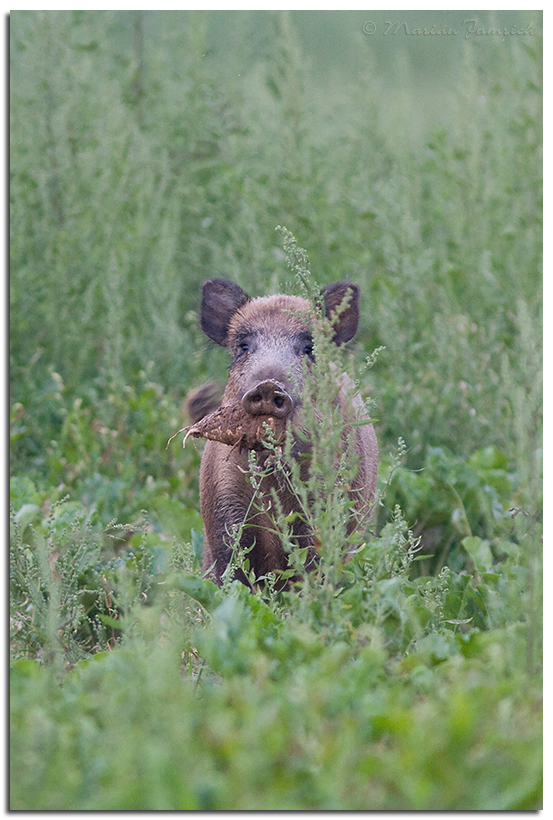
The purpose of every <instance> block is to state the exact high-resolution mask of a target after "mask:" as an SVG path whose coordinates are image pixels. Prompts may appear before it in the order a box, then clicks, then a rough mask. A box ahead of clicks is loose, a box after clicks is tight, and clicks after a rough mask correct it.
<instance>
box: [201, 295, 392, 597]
mask: <svg viewBox="0 0 553 820" xmlns="http://www.w3.org/2000/svg"><path fill="white" fill-rule="evenodd" d="M321 297H322V305H323V306H324V312H325V314H326V316H327V317H328V318H329V319H330V318H331V316H332V317H333V331H334V335H333V339H332V341H333V342H334V343H335V344H336V345H342V344H345V343H346V342H348V341H350V339H352V338H353V337H354V335H355V333H356V332H357V326H358V322H359V289H358V287H357V286H356V285H353V284H351V283H349V282H336V283H334V284H332V285H329V286H328V287H327V288H325V289H324V290H323V291H322V294H321ZM348 298H349V303H348ZM346 304H347V306H346V307H345V309H344V305H346ZM337 308H340V311H336V309H337ZM310 311H311V312H310ZM310 315H312V309H311V305H310V303H309V301H308V300H307V299H303V298H301V297H298V296H286V295H276V296H268V297H258V298H250V297H249V296H248V295H247V294H246V293H244V291H243V290H242V289H241V288H240V287H239V286H238V285H236V284H234V283H233V282H230V281H228V280H225V279H210V280H208V281H207V282H204V284H203V286H202V303H201V314H200V323H201V327H202V330H203V331H204V333H205V334H206V335H207V336H208V337H209V338H210V339H212V340H213V341H214V342H217V344H219V345H222V346H223V347H226V348H227V350H228V351H229V353H230V354H231V356H232V363H231V365H230V370H229V378H228V382H227V385H226V389H225V392H224V395H223V398H222V402H221V406H220V407H219V409H218V410H216V411H215V412H214V413H212V414H210V415H209V416H206V417H205V418H204V419H203V420H202V421H199V419H197V423H196V424H195V425H193V426H192V427H191V428H189V429H188V434H187V435H195V436H199V437H205V438H208V441H207V442H206V445H205V449H204V452H203V456H202V462H201V468H200V502H201V512H202V518H203V522H204V527H205V542H204V556H203V567H204V570H205V571H210V572H211V575H212V577H213V578H214V580H215V581H216V582H217V583H221V578H222V575H223V573H224V571H225V569H226V568H227V566H228V564H229V561H230V560H231V555H232V532H233V530H234V531H236V530H237V528H239V527H241V525H243V524H244V523H245V524H246V526H244V527H242V529H241V538H240V545H241V547H243V548H244V549H245V550H247V551H248V553H247V557H248V559H249V562H250V569H253V571H254V573H255V577H256V578H260V577H262V576H264V575H266V574H267V573H268V572H273V573H275V574H276V575H277V576H278V575H279V573H281V572H282V571H283V570H286V569H287V568H288V560H287V555H286V552H285V551H284V548H283V546H282V543H281V540H280V538H279V536H278V534H277V532H276V530H275V526H274V523H273V521H272V520H270V513H268V512H267V511H264V510H260V509H259V508H257V509H256V504H255V499H253V493H254V490H253V488H252V485H251V482H250V481H249V480H248V451H249V450H251V449H255V450H257V451H258V458H259V460H260V461H261V463H263V455H264V447H265V445H266V441H267V438H266V437H267V435H269V430H271V431H272V433H273V441H275V440H277V441H278V440H279V437H280V440H282V435H283V434H284V432H285V431H291V434H292V435H294V430H295V428H297V427H298V426H299V425H300V423H301V407H302V390H303V382H304V361H305V359H306V358H307V362H308V363H309V366H313V365H312V364H311V363H313V362H314V355H313V339H312V335H311V331H310V324H309V316H310ZM337 381H338V384H339V385H340V386H341V389H340V392H339V394H338V400H337V401H338V403H339V406H340V414H341V415H343V418H344V420H345V421H346V422H351V421H354V420H355V421H365V422H367V423H365V424H363V423H362V424H358V425H355V426H353V427H351V428H349V431H350V432H351V433H352V435H353V440H354V447H355V453H356V459H357V464H358V468H357V474H356V476H355V478H354V480H353V481H352V482H351V487H350V495H351V497H352V498H353V500H354V504H353V507H352V519H351V523H350V527H349V531H350V532H351V531H353V530H354V529H355V528H356V527H358V526H359V525H360V524H361V523H362V522H363V521H364V520H366V519H367V518H368V517H369V515H370V512H371V507H372V504H373V503H374V496H375V491H376V478H377V466H378V445H377V441H376V435H375V432H374V429H373V426H372V424H370V423H368V421H367V420H368V416H367V414H366V412H365V408H364V405H363V402H362V400H361V397H360V396H359V395H358V394H354V391H352V390H351V387H353V384H352V382H351V380H350V379H349V377H348V376H347V375H346V374H341V375H339V376H338V379H337ZM352 395H353V400H352V398H351V396H352ZM347 397H349V398H347ZM346 402H348V403H349V406H345V404H346ZM196 415H197V416H198V415H199V414H198V413H197V414H196ZM274 436H276V439H275V438H274ZM264 442H265V445H264ZM308 449H309V445H308V444H306V443H305V436H298V437H297V440H296V441H295V443H294V447H293V449H292V454H293V456H294V457H297V458H300V457H301V456H302V454H305V452H306V451H307V450H308ZM265 455H266V456H269V451H268V450H267V449H265ZM304 461H305V463H306V465H307V464H308V459H304ZM266 463H269V461H268V460H267V461H266ZM305 469H308V467H307V466H306V468H305ZM265 472H268V474H267V475H265V477H264V478H263V483H262V491H263V493H264V494H265V497H269V498H270V494H271V490H275V491H276V492H277V493H278V496H279V500H280V503H281V505H282V509H283V510H284V511H285V513H287V514H288V513H293V512H294V511H299V510H298V502H297V498H296V496H295V495H294V493H293V492H292V491H291V490H290V489H289V487H287V486H286V482H283V481H282V480H279V476H278V475H275V474H273V473H271V471H270V470H269V471H265ZM252 500H253V502H254V503H252ZM292 518H293V519H294V520H293V524H292V527H293V537H294V540H295V541H296V542H297V544H298V545H299V546H300V547H307V548H308V559H307V561H306V566H307V567H309V566H313V565H314V563H315V562H316V561H317V554H316V550H315V548H314V536H313V532H312V531H311V529H310V527H309V524H308V523H307V522H306V521H305V520H304V518H305V516H304V517H303V518H302V516H301V515H297V516H295V517H294V516H292ZM236 577H239V578H240V580H242V581H244V582H246V583H247V581H246V579H245V576H244V574H243V573H242V572H238V573H237V575H236Z"/></svg>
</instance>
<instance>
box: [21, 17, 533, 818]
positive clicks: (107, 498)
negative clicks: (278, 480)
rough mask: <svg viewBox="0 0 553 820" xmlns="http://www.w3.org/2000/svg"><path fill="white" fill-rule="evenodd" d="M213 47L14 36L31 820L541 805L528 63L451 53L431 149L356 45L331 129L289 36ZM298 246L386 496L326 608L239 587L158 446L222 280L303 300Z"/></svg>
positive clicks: (201, 375) (171, 29) (65, 20)
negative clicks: (344, 297)
mask: <svg viewBox="0 0 553 820" xmlns="http://www.w3.org/2000/svg"><path fill="white" fill-rule="evenodd" d="M122 14H124V13H122ZM136 14H138V15H139V13H136ZM152 14H154V13H152ZM162 14H163V13H162ZM129 19H130V18H129ZM207 19H208V18H207V17H205V16H203V15H201V14H200V13H199V12H192V13H191V15H186V16H180V17H179V16H177V17H171V18H165V17H163V16H162V17H160V18H159V27H158V30H157V31H158V33H157V40H156V47H155V48H154V47H153V41H152V40H147V46H148V47H147V48H146V49H145V50H144V52H143V53H141V52H140V49H139V43H140V36H138V35H139V30H140V16H138V17H137V18H135V31H134V34H135V36H134V50H133V47H132V44H131V45H130V46H129V47H128V48H127V46H128V44H129V43H130V42H131V41H133V37H130V38H129V37H128V36H126V35H128V34H129V31H128V30H127V31H126V33H125V26H124V19H123V18H117V17H114V16H113V15H112V14H111V13H107V12H99V13H91V12H68V13H65V12H41V13H35V12H16V13H14V15H13V16H12V24H11V35H12V50H11V56H12V61H13V65H12V87H11V113H12V148H13V152H12V157H11V175H12V176H11V195H12V211H11V230H12V237H11V246H10V253H11V266H12V280H11V307H12V336H11V366H12V376H13V394H12V399H13V405H12V413H11V422H12V429H11V433H12V438H11V442H12V473H13V476H14V477H13V479H12V482H11V504H12V532H11V536H12V537H11V640H10V643H11V654H12V669H11V709H12V731H11V800H12V809H28V810H31V809H32V810H37V809H42V810H44V809H52V810H60V809H80V810H82V809H112V810H113V809H157V810H159V809H208V810H209V809H211V810H215V809H242V810H245V809H279V808H280V809H294V808H295V809H357V810H367V809H395V810H400V809H411V810H412V809H426V810H429V809H440V810H446V809H451V810H454V809H466V810H468V809H518V810H522V809H535V808H537V807H539V805H540V792H541V700H540V698H541V691H540V685H541V679H540V662H541V625H540V624H541V612H540V609H541V542H540V536H541V530H540V512H541V506H542V500H541V478H540V476H541V465H540V452H541V451H540V447H541V354H540V326H541V323H540V316H541V312H540V302H541V297H540V293H539V290H540V281H541V280H540V273H539V271H540V239H541V234H540V215H541V213H540V160H539V157H540V101H541V97H540V79H539V72H540V54H539V37H536V38H535V39H534V40H532V41H531V42H530V41H527V42H526V43H524V45H521V44H519V43H516V42H514V41H513V42H510V43H508V44H507V43H505V44H504V48H503V47H502V48H501V50H499V49H495V51H492V50H491V49H490V50H489V51H486V48H488V46H487V44H484V43H483V42H482V40H488V41H489V38H482V40H481V41H480V43H479V44H478V45H476V44H475V43H474V41H471V42H469V43H464V54H463V61H462V64H459V65H458V70H459V81H458V84H457V86H456V87H455V88H451V89H449V91H448V93H449V94H450V96H451V100H452V110H454V112H455V114H454V116H453V117H452V119H451V121H450V123H449V126H448V128H447V129H444V130H436V129H435V130H433V131H432V133H430V132H428V133H425V135H424V137H423V144H422V145H419V146H417V145H415V144H414V143H412V142H411V141H410V139H409V136H410V131H409V125H410V124H409V122H408V121H407V119H405V121H404V122H403V125H402V111H400V110H399V109H398V110H396V111H395V113H394V112H393V111H389V109H390V108H391V107H392V103H391V98H390V97H389V95H386V94H384V95H383V96H382V98H381V101H380V102H379V97H378V91H377V89H378V83H379V78H378V76H377V74H376V71H374V70H372V68H371V66H370V60H368V58H367V55H368V51H367V50H366V48H365V46H366V45H367V43H368V41H365V45H364V46H363V49H364V50H363V52H362V53H361V52H360V60H361V62H362V63H363V65H364V68H363V69H362V71H360V73H359V75H357V76H356V82H355V83H354V84H353V86H351V85H348V84H347V83H344V84H343V85H341V86H340V89H339V94H337V95H335V96H333V95H332V94H329V95H328V99H327V100H326V101H325V104H324V105H323V104H321V100H320V93H321V90H320V88H317V84H316V83H315V84H313V82H311V84H310V83H309V81H308V77H307V75H306V74H305V73H304V72H303V70H302V55H301V49H300V47H299V44H298V41H297V38H295V36H294V30H293V26H291V24H290V18H289V17H288V16H287V15H286V14H285V13H284V14H279V15H276V16H275V17H274V18H271V20H273V21H274V23H275V35H276V36H275V37H274V38H273V39H272V40H271V42H272V46H271V47H270V48H269V49H268V51H267V53H266V54H265V56H264V57H263V59H260V60H259V61H258V63H257V64H256V65H254V66H251V65H250V67H249V68H248V69H247V70H244V71H243V72H242V70H241V68H239V69H237V71H236V72H233V71H228V70H227V71H225V72H224V76H223V75H222V73H221V72H219V73H217V70H216V68H215V67H214V66H213V65H212V64H211V63H210V61H209V59H208V58H206V54H207V52H208V50H207V49H206V48H205V41H206V36H205V32H206V26H207V23H206V20H207ZM177 23H178V24H177ZM179 26H180V27H181V28H179ZM118 27H119V28H118ZM121 34H123V35H124V36H121ZM360 36H361V35H360ZM489 42H490V41H489ZM183 44H184V47H183ZM326 56H327V55H326V54H325V60H326ZM373 68H374V67H373ZM240 77H241V79H238V78H240ZM317 92H318V93H317ZM417 93H418V89H417ZM318 95H319V96H318ZM396 104H397V101H396ZM400 108H401V105H400ZM183 112H185V114H184V115H183ZM385 114H386V115H389V116H391V120H390V119H389V118H388V120H386V118H385V117H384V115H385ZM391 121H393V122H394V127H393V128H390V127H388V128H386V127H385V123H386V122H391ZM279 223H285V224H287V225H289V226H290V227H293V228H294V231H295V232H297V233H298V235H300V234H301V237H302V242H303V243H304V244H306V245H307V246H308V247H309V249H310V254H311V257H312V260H311V261H312V264H313V269H314V270H315V271H316V272H317V277H318V278H319V279H320V284H321V285H323V284H326V283H328V282H329V281H332V280H338V279H351V280H352V281H354V282H356V283H358V284H359V285H360V287H361V292H362V294H363V306H364V307H363V323H362V327H361V329H360V333H359V337H358V340H357V341H356V347H355V352H356V358H357V359H358V360H361V359H362V358H363V357H364V356H365V357H367V356H370V354H371V351H373V350H374V349H375V348H378V347H385V348H386V350H385V351H384V352H383V353H382V355H381V356H380V357H379V359H378V362H377V366H376V367H375V368H373V370H371V374H370V375H371V384H367V382H366V380H365V378H364V377H363V379H361V380H360V388H361V390H362V392H363V395H364V396H365V395H366V394H367V392H370V393H371V394H372V395H374V396H375V398H376V399H377V401H378V408H373V410H371V414H372V415H374V416H376V417H377V418H378V422H377V424H378V435H379V441H380V444H381V449H382V453H383V455H382V467H383V469H382V471H381V495H380V500H379V507H378V509H377V510H376V512H375V515H374V516H373V521H372V523H371V527H372V530H369V531H368V532H367V533H365V534H364V535H363V536H362V537H361V538H360V539H359V542H358V543H357V544H356V547H357V554H356V555H355V557H354V559H353V561H352V562H351V563H350V564H348V565H347V566H346V567H344V566H343V565H342V564H341V562H340V561H334V560H332V561H331V560H329V559H330V557H331V556H332V555H333V556H334V558H335V557H336V549H337V548H340V538H339V532H340V527H343V522H344V518H343V516H344V513H345V512H346V510H345V509H344V507H343V506H342V507H340V505H341V504H343V503H344V499H343V497H341V496H340V493H339V492H338V493H337V494H336V496H335V501H336V504H337V505H338V507H336V508H335V509H334V508H333V510H332V511H331V512H332V515H329V516H326V517H325V515H324V509H322V508H321V507H319V510H318V513H317V515H318V520H317V521H316V522H315V524H316V525H320V539H319V540H320V542H321V545H322V557H323V563H322V565H321V567H320V569H319V573H318V578H317V583H314V582H312V580H311V579H310V578H309V577H308V578H307V579H306V581H305V583H304V584H303V586H302V588H301V590H299V591H298V590H293V591H290V592H288V593H280V594H278V593H276V592H275V591H274V589H273V588H272V587H271V586H270V585H269V586H268V588H267V589H266V590H264V591H258V592H257V593H256V594H253V595H252V594H250V593H247V592H246V590H245V589H243V588H242V587H240V586H237V585H236V584H234V583H233V582H231V581H230V580H228V581H227V582H226V583H225V586H224V588H223V589H222V590H219V589H217V588H215V587H213V585H211V584H210V583H209V582H206V581H204V580H202V579H201V577H200V571H199V556H200V554H201V541H202V535H201V519H200V518H199V515H198V499H197V471H198V463H199V455H198V452H197V450H196V448H195V447H190V448H188V447H187V449H186V450H185V451H184V452H177V451H178V448H176V449H169V450H166V449H165V445H166V442H167V439H168V437H169V436H170V435H171V434H172V433H173V432H174V431H175V430H176V429H178V428H180V427H181V426H182V418H181V415H182V409H181V407H182V399H183V395H184V394H185V392H186V391H187V390H188V389H189V388H190V387H192V386H194V385H196V384H199V383H201V382H202V381H204V380H205V379H206V378H208V377H209V378H216V379H218V380H221V379H224V377H225V375H224V374H225V362H224V361H223V358H222V356H221V355H220V354H219V353H218V352H217V351H216V352H213V351H212V350H209V352H208V348H207V347H205V346H204V347H202V346H199V345H198V336H199V331H198V329H197V315H196V310H197V304H198V295H197V294H198V285H199V283H200V282H201V280H202V279H203V278H205V277H206V276H208V275H213V273H214V272H216V273H223V274H225V275H228V276H230V277H232V278H234V279H235V280H236V281H238V282H239V284H240V285H241V286H242V287H244V288H245V289H246V290H247V291H248V292H252V293H259V292H261V290H263V292H269V291H276V290H277V289H281V288H286V289H288V288H290V287H291V288H292V289H293V288H294V287H295V284H296V283H294V282H292V283H290V282H288V281H285V278H284V277H283V265H282V262H283V253H282V250H281V248H280V247H277V242H276V241H275V232H274V227H275V225H277V224H279ZM260 281H262V282H263V286H260ZM373 411H374V412H373ZM400 434H401V435H402V436H403V437H404V438H405V442H406V444H403V442H400V445H399V451H398V452H396V450H395V449H394V448H395V444H396V441H397V437H398V435H400ZM322 455H323V456H326V455H328V454H325V453H324V452H323V454H322ZM321 464H322V465H323V467H324V459H323V461H322V462H321ZM328 464H329V462H327V466H326V469H327V470H328ZM252 477H253V476H252ZM328 478H329V476H328V475H327V479H328ZM67 495H69V496H70V498H69V499H68V500H67V499H66V496H67ZM64 499H65V500H64ZM333 516H334V517H333ZM123 522H125V523H123ZM336 524H337V525H338V529H336V528H335V529H333V526H334V525H336ZM281 525H282V528H283V530H284V531H285V530H286V522H285V521H282V522H281ZM411 530H412V531H411ZM284 535H286V532H284ZM419 538H420V542H419ZM325 550H328V554H327V555H326V556H325ZM294 558H295V559H296V560H298V561H299V562H301V559H302V556H301V555H295V556H294ZM239 559H240V560H241V561H247V556H239ZM321 581H322V583H321Z"/></svg>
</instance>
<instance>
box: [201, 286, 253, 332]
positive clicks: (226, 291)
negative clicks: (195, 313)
mask: <svg viewBox="0 0 553 820" xmlns="http://www.w3.org/2000/svg"><path fill="white" fill-rule="evenodd" d="M249 299H250V297H249V296H248V295H247V293H244V291H243V290H242V288H239V287H238V285H235V284H234V282H230V281H229V280H228V279H208V280H207V282H204V283H203V285H202V308H201V313H200V325H201V327H202V330H203V332H204V333H205V335H206V336H209V338H210V339H213V341H214V342H217V344H219V345H223V346H225V345H226V343H227V333H228V326H229V323H230V320H231V319H232V317H233V316H234V314H235V313H236V311H237V310H238V308H241V307H242V305H245V304H246V302H248V301H249Z"/></svg>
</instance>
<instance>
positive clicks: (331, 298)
mask: <svg viewBox="0 0 553 820" xmlns="http://www.w3.org/2000/svg"><path fill="white" fill-rule="evenodd" d="M321 296H322V297H323V302H324V306H325V316H326V318H327V319H331V318H332V314H333V313H334V311H335V310H336V308H339V307H340V305H341V304H342V302H343V301H344V299H345V298H346V296H348V297H349V302H348V305H347V307H346V308H345V310H343V311H342V313H340V316H339V318H338V320H337V321H336V324H335V325H334V336H333V338H332V341H334V342H336V344H337V345H341V344H345V343H346V342H349V341H350V339H353V337H354V336H355V334H356V333H357V327H358V325H359V288H358V287H357V285H352V283H351V282H333V283H332V284H331V285H328V287H326V288H324V290H323V291H322V292H321Z"/></svg>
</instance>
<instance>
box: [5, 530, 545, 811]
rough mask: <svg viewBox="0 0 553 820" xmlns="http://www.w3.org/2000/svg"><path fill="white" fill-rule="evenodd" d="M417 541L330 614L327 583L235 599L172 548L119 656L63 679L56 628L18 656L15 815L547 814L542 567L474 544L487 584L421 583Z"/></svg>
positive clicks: (462, 576) (377, 567)
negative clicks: (543, 799) (539, 648)
mask: <svg viewBox="0 0 553 820" xmlns="http://www.w3.org/2000/svg"><path fill="white" fill-rule="evenodd" d="M404 527H405V525H404V522H403V521H401V519H400V518H397V519H396V521H395V522H394V523H393V524H391V525H389V526H388V527H387V528H386V529H385V530H384V532H383V533H382V535H381V536H380V537H379V538H378V539H376V540H375V541H374V542H373V543H372V544H371V545H368V546H367V547H366V548H365V549H364V550H362V551H361V552H360V553H359V554H358V555H357V556H356V558H355V559H354V561H353V562H352V564H350V565H349V566H348V568H347V570H345V571H344V573H343V576H342V578H341V582H342V586H341V588H340V589H339V590H338V589H337V590H335V593H334V596H333V599H332V606H331V612H330V611H329V609H328V598H327V597H326V595H325V594H324V593H323V592H322V590H321V588H320V587H319V588H317V587H313V588H311V589H309V590H306V589H304V592H303V595H302V596H300V595H298V594H297V592H293V593H288V594H285V595H284V596H283V597H281V598H280V599H278V600H276V599H272V600H270V599H267V598H265V599H263V598H262V597H260V596H259V595H257V596H256V595H253V594H252V593H250V592H249V591H247V590H246V589H245V588H244V587H243V586H242V585H240V584H238V583H236V582H234V583H232V584H231V585H230V587H229V588H228V590H227V592H224V591H221V590H219V589H217V588H216V587H214V586H213V585H212V584H211V583H210V582H208V581H201V580H200V579H199V578H198V577H197V576H196V575H195V574H192V575H191V574H190V572H186V571H185V572H184V573H183V571H182V567H184V568H185V569H186V568H188V569H190V568H191V567H192V566H193V564H194V558H193V555H192V548H191V547H189V548H188V551H186V550H182V549H180V550H177V548H176V547H174V549H175V551H176V552H177V555H174V556H173V561H172V564H171V566H172V567H173V571H170V572H168V573H161V574H160V573H155V571H153V569H152V568H150V573H149V576H148V581H149V583H148V584H147V585H146V589H147V592H146V593H145V596H144V597H146V598H147V600H148V602H149V604H150V605H149V606H147V607H144V606H139V605H138V604H137V603H136V601H135V602H130V604H129V606H128V607H127V608H126V610H125V612H124V615H123V617H122V619H121V620H120V621H119V626H120V628H121V631H120V633H119V637H118V638H117V641H116V644H117V645H115V647H114V648H112V649H111V651H110V650H109V649H108V648H107V646H110V644H109V643H108V645H107V646H106V648H105V650H104V651H103V652H99V653H97V654H94V655H92V656H90V657H88V658H86V659H82V660H80V661H78V662H77V663H76V664H74V665H71V666H70V667H66V671H65V672H63V671H62V668H63V663H64V661H63V657H62V655H61V654H60V644H59V643H57V646H56V641H55V638H56V635H57V634H59V633H54V635H53V636H52V637H53V642H52V643H51V644H50V649H51V657H50V661H49V662H48V663H46V664H45V663H44V662H43V663H41V662H39V661H37V660H34V659H24V658H20V659H19V660H16V661H15V663H14V664H13V669H12V731H11V760H12V790H11V799H12V808H19V809H33V808H34V809H36V808H41V809H55V810H61V809H71V808H72V809H75V808H79V809H111V810H115V809H135V810H138V809H158V810H159V809H197V810H202V809H204V810H210V809H211V810H222V809H241V810H247V809H257V810H262V809H273V810H274V809H319V810H324V809H344V810H345V809H356V810H366V809H382V810H385V809H395V810H400V809H410V810H413V809H426V810H431V809H441V810H446V809H465V810H469V809H480V810H482V809H495V810H497V809H503V810H507V809H511V810H514V809H518V810H521V809H532V808H536V807H538V806H539V801H540V789H541V745H540V738H541V721H540V681H539V674H538V675H536V674H534V672H537V667H536V660H537V658H536V657H535V654H534V653H535V647H534V645H533V642H534V641H535V638H536V636H534V635H533V634H532V628H533V624H534V623H535V620H534V619H532V618H531V616H532V614H533V613H532V602H531V600H530V596H529V593H528V589H529V588H531V584H529V579H528V573H529V570H528V569H525V568H524V567H523V566H521V565H520V564H519V563H518V561H517V560H516V559H514V558H513V557H509V558H508V559H507V560H505V561H504V562H502V563H500V564H497V563H492V561H491V559H490V555H488V554H486V551H485V550H484V549H483V548H482V544H481V543H480V544H478V543H476V541H478V539H476V540H475V541H474V542H473V543H470V544H467V547H469V548H470V550H471V552H472V554H473V556H474V560H475V565H476V567H477V571H476V572H475V574H473V575H472V576H471V575H469V574H467V573H465V572H461V573H456V572H454V571H452V570H444V571H442V573H440V575H438V576H437V577H428V576H426V577H418V578H414V579H413V578H411V577H410V573H409V566H410V564H411V563H412V560H413V558H414V554H410V553H409V551H407V552H406V550H405V547H406V545H407V543H408V541H407V542H406V537H407V538H408V534H407V533H406V532H405V529H404ZM179 557H180V567H181V569H180V570H179V569H177V567H178V566H179V561H178V560H175V559H176V558H179ZM125 574H126V575H127V579H126V583H127V585H128V583H129V580H130V583H132V584H135V590H136V589H137V588H136V572H135V568H134V567H132V568H129V565H128V564H127V569H126V570H123V573H122V576H121V577H120V579H119V596H118V595H117V589H116V591H115V595H114V598H117V597H118V598H119V601H120V602H122V601H123V600H124V597H125V589H126V588H127V587H126V585H125V578H124V575H125ZM112 580H113V579H112ZM50 583H51V584H52V583H53V581H52V578H51V579H50ZM114 587H115V588H116V587H117V584H115V585H114ZM162 591H163V592H162ZM126 594H127V601H129V595H128V590H127V593H126ZM50 601H51V603H50V606H52V607H53V606H54V605H55V602H54V600H52V599H50ZM200 602H201V604H202V605H201V606H200ZM517 613H518V617H517ZM534 616H535V613H534ZM111 646H113V644H111ZM56 649H57V653H58V654H56ZM46 660H47V659H46ZM60 675H62V679H61V680H60V677H59V676H60ZM60 682H61V685H60Z"/></svg>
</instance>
